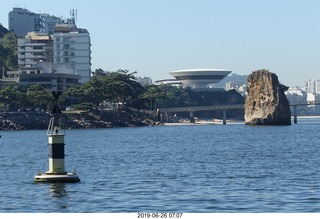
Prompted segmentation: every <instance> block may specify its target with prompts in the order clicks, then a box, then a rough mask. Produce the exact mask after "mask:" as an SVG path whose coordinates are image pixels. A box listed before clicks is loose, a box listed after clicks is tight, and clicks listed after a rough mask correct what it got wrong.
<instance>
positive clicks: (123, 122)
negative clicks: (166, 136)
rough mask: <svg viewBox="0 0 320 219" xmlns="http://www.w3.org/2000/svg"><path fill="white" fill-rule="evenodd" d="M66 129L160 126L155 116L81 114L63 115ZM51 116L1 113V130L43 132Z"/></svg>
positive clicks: (28, 113) (131, 113)
mask: <svg viewBox="0 0 320 219" xmlns="http://www.w3.org/2000/svg"><path fill="white" fill-rule="evenodd" d="M61 119H62V124H63V126H64V128H65V129H90V128H112V127H132V126H153V125H159V123H158V122H157V120H156V117H155V116H154V115H150V114H146V113H139V112H124V111H123V112H109V113H103V114H101V113H98V112H81V113H63V114H61ZM49 121H50V114H48V113H38V112H1V113H0V130H2V131H4V130H43V129H47V128H48V124H49Z"/></svg>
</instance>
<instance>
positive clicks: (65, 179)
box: [34, 172, 80, 183]
mask: <svg viewBox="0 0 320 219" xmlns="http://www.w3.org/2000/svg"><path fill="white" fill-rule="evenodd" d="M34 181H35V182H41V183H76V182H80V179H79V177H78V176H77V174H76V173H60V174H59V173H41V172H39V173H38V174H37V175H36V176H35V177H34Z"/></svg>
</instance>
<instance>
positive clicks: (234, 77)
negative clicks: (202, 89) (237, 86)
mask: <svg viewBox="0 0 320 219" xmlns="http://www.w3.org/2000/svg"><path fill="white" fill-rule="evenodd" d="M247 80H248V75H238V74H236V73H233V74H231V75H228V76H227V77H225V78H224V79H223V80H221V81H220V82H219V83H217V84H214V87H221V88H225V86H226V83H228V82H239V83H243V84H247Z"/></svg>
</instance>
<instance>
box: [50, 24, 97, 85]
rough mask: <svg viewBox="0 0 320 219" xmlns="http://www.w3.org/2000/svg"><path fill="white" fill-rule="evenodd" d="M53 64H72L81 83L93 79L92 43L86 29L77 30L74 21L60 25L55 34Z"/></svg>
mask: <svg viewBox="0 0 320 219" xmlns="http://www.w3.org/2000/svg"><path fill="white" fill-rule="evenodd" d="M53 62H54V63H60V64H63V63H66V64H71V65H72V66H73V67H74V68H75V71H76V74H77V75H80V76H81V80H80V82H81V83H84V82H86V81H88V80H89V79H90V77H91V42H90V34H89V32H88V31H87V30H86V29H82V28H77V27H76V25H75V23H74V20H68V22H67V23H62V24H58V25H57V26H56V27H55V32H54V34H53Z"/></svg>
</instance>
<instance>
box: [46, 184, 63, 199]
mask: <svg viewBox="0 0 320 219" xmlns="http://www.w3.org/2000/svg"><path fill="white" fill-rule="evenodd" d="M49 191H50V193H51V195H52V197H55V198H62V197H64V196H66V195H67V191H66V184H65V183H52V184H50V187H49Z"/></svg>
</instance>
